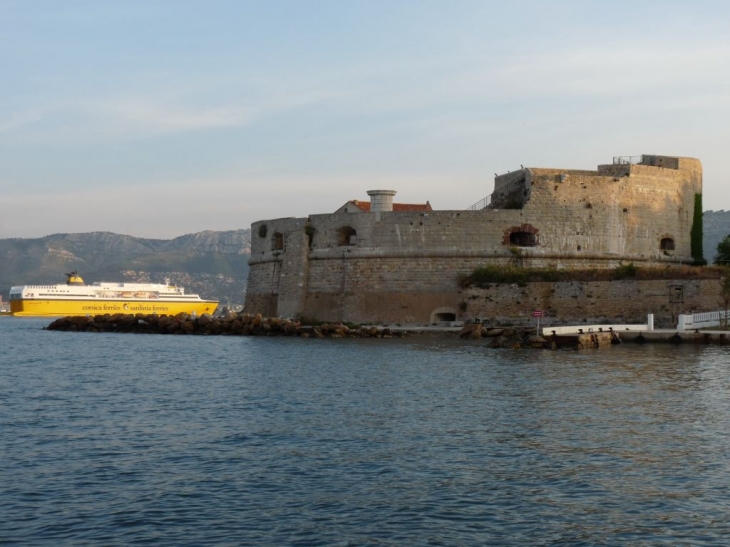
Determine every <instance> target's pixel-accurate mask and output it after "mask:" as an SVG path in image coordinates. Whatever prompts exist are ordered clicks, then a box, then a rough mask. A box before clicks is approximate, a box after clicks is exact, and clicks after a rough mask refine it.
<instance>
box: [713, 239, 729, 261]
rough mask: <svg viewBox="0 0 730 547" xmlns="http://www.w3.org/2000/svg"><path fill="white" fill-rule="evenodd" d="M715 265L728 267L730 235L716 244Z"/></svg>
mask: <svg viewBox="0 0 730 547" xmlns="http://www.w3.org/2000/svg"><path fill="white" fill-rule="evenodd" d="M715 264H721V265H723V266H730V235H727V236H725V239H723V240H722V241H721V242H720V243H718V244H717V254H716V255H715Z"/></svg>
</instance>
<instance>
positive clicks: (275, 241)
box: [271, 232, 284, 251]
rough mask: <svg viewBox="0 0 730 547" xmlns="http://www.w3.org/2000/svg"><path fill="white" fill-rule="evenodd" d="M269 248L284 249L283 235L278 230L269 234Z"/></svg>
mask: <svg viewBox="0 0 730 547" xmlns="http://www.w3.org/2000/svg"><path fill="white" fill-rule="evenodd" d="M271 250H272V251H283V250H284V235H283V234H280V233H279V232H274V235H273V236H271Z"/></svg>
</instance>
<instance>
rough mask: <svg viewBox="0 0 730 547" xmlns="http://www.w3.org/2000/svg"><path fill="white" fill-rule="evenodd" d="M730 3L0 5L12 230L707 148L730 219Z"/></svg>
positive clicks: (119, 227) (146, 228)
mask: <svg viewBox="0 0 730 547" xmlns="http://www.w3.org/2000/svg"><path fill="white" fill-rule="evenodd" d="M729 29H730V2H725V1H701V0H696V1H694V2H692V3H690V2H687V1H681V2H679V1H676V2H675V1H655V2H652V1H641V0H634V1H630V2H629V1H625V2H624V1H613V2H611V1H608V0H603V1H590V0H576V1H563V2H561V1H552V2H547V1H527V0H524V1H519V0H515V1H510V2H506V1H488V0H483V1H458V0H449V1H439V2H435V1H394V0H389V1H346V0H336V1H316V0H310V1H307V2H304V1H289V2H286V1H272V0H266V1H263V0H262V1H261V2H246V1H242V0H240V1H239V0H206V1H203V0H200V1H181V0H169V1H154V0H139V1H138V0H117V1H114V2H113V1H104V0H86V1H83V0H76V1H74V0H63V1H57V0H53V1H50V0H49V1H40V0H39V1H34V0H17V1H13V0H0V74H2V80H1V82H2V85H0V203H2V207H1V208H0V209H1V210H0V238H6V237H38V236H43V235H47V234H50V233H57V232H89V231H98V230H104V231H113V232H117V233H124V234H130V235H135V236H141V237H159V238H169V237H175V236H178V235H182V234H185V233H191V232H197V231H201V230H206V229H211V230H232V229H238V228H247V227H249V225H250V224H251V222H252V221H254V220H258V219H262V218H272V217H282V216H306V215H307V214H310V213H326V212H331V211H334V210H335V209H336V208H337V207H339V206H340V205H342V204H343V203H344V202H345V201H347V200H348V199H367V194H366V191H367V190H370V189H373V188H391V189H395V190H397V191H398V194H397V196H396V201H401V202H425V201H426V200H430V202H431V204H432V205H433V206H434V208H437V209H464V208H466V207H468V206H469V205H471V204H472V203H474V202H476V201H478V200H480V199H481V198H483V197H484V196H485V195H487V194H488V193H490V192H491V190H492V187H493V178H494V173H495V172H498V173H503V172H506V171H509V170H514V169H517V168H519V166H520V164H524V165H525V166H535V167H562V168H577V169H594V168H595V166H596V165H597V164H599V163H610V162H611V159H612V157H613V156H617V155H639V154H642V153H644V154H666V155H683V156H693V157H698V158H700V159H701V160H702V162H703V164H704V169H705V180H704V188H705V191H704V196H705V208H706V209H714V210H718V209H730V185H728V182H730V181H728V177H727V176H726V169H727V168H728V160H727V156H728V154H727V149H728V145H729V144H730V139H729V138H728V137H730V123H729V121H730V38H729V36H730V30H729Z"/></svg>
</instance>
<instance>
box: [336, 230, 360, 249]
mask: <svg viewBox="0 0 730 547" xmlns="http://www.w3.org/2000/svg"><path fill="white" fill-rule="evenodd" d="M337 245H339V246H340V247H345V246H348V245H357V231H356V230H355V229H354V228H352V227H350V226H343V227H342V228H340V229H339V230H337Z"/></svg>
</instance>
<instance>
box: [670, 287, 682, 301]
mask: <svg viewBox="0 0 730 547" xmlns="http://www.w3.org/2000/svg"><path fill="white" fill-rule="evenodd" d="M669 303H670V304H683V303H684V287H683V286H682V285H670V287H669Z"/></svg>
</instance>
